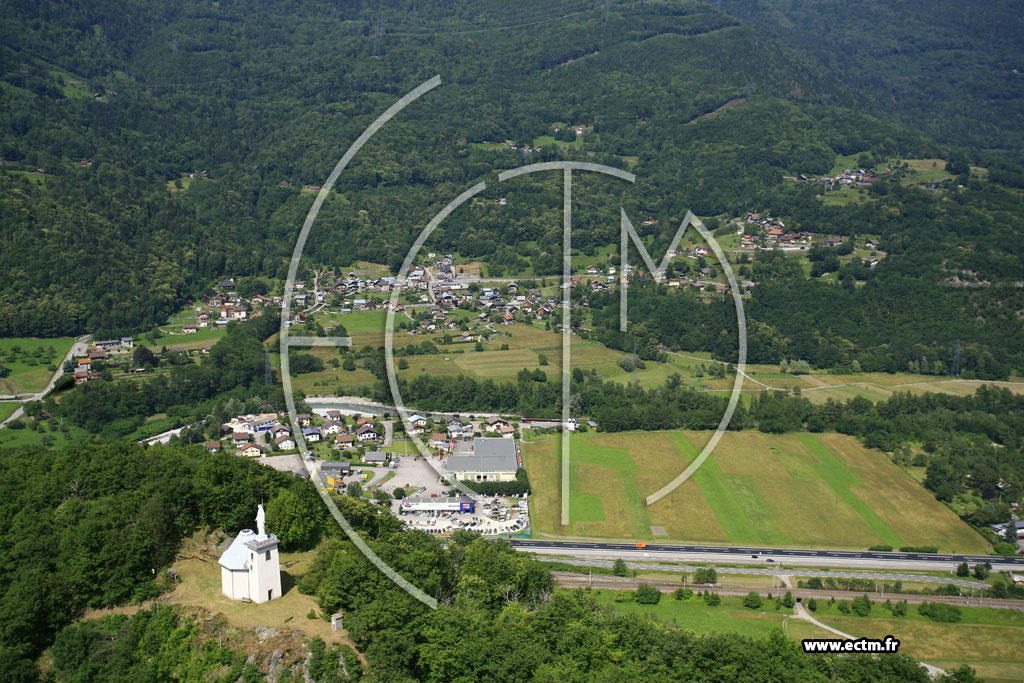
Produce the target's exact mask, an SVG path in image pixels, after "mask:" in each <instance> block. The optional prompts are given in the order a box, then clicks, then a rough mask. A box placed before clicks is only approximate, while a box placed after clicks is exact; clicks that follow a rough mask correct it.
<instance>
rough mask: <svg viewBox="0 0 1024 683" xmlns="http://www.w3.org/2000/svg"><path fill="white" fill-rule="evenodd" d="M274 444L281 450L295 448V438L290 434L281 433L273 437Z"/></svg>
mask: <svg viewBox="0 0 1024 683" xmlns="http://www.w3.org/2000/svg"><path fill="white" fill-rule="evenodd" d="M274 444H275V445H276V446H277V447H278V448H280V449H281V450H283V451H288V450H291V449H293V448H295V439H293V438H292V437H291V434H282V435H281V436H279V437H277V438H276V439H274Z"/></svg>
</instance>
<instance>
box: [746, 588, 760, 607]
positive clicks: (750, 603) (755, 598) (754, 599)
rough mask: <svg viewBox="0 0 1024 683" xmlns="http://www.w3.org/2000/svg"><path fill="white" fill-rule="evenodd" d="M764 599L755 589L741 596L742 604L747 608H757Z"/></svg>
mask: <svg viewBox="0 0 1024 683" xmlns="http://www.w3.org/2000/svg"><path fill="white" fill-rule="evenodd" d="M763 604H764V601H763V600H761V596H760V595H758V594H757V591H750V592H749V593H747V597H745V598H743V606H744V607H746V608H748V609H759V608H760V607H761V605H763Z"/></svg>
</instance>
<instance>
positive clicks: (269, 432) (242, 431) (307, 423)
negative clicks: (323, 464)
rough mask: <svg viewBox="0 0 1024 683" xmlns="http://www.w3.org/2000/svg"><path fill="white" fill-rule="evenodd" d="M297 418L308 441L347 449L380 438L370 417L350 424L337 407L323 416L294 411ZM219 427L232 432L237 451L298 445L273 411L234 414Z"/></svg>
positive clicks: (254, 454) (259, 452) (255, 453)
mask: <svg viewBox="0 0 1024 683" xmlns="http://www.w3.org/2000/svg"><path fill="white" fill-rule="evenodd" d="M296 419H297V420H298V424H299V429H301V430H302V438H303V439H304V440H305V442H306V443H307V444H315V443H321V442H325V443H327V442H329V443H331V445H332V446H333V447H334V448H337V449H340V450H349V449H354V448H358V447H367V446H371V445H373V444H375V443H377V442H379V441H380V440H381V439H382V434H381V433H380V431H379V430H378V429H377V427H375V426H374V424H373V421H372V420H370V419H369V418H359V419H357V420H356V421H355V424H354V425H352V426H350V425H349V424H348V423H347V422H346V421H345V418H344V417H343V416H342V414H341V412H340V411H337V410H329V411H327V416H326V418H324V419H321V418H320V417H319V416H317V415H310V414H309V413H302V414H300V415H297V416H296ZM222 430H223V431H224V432H225V433H230V434H231V445H232V446H234V448H235V449H236V451H237V452H238V454H239V455H246V456H251V457H260V456H263V455H266V452H267V445H269V444H273V445H274V446H276V447H277V448H278V449H279V450H282V451H288V450H292V449H294V448H296V447H297V446H298V444H297V443H296V440H295V437H294V436H293V435H292V430H291V428H290V427H289V426H288V425H287V424H285V423H283V422H282V421H281V420H279V419H278V416H277V415H276V414H274V413H263V414H260V415H242V416H239V417H235V418H233V419H232V420H231V421H229V422H225V423H224V424H223V425H222ZM220 448H221V443H220V442H209V443H208V444H207V449H208V450H210V449H216V450H219V449H220Z"/></svg>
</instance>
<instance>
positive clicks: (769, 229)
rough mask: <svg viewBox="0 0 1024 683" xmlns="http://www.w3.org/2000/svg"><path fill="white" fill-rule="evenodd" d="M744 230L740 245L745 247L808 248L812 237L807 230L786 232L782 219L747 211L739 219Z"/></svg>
mask: <svg viewBox="0 0 1024 683" xmlns="http://www.w3.org/2000/svg"><path fill="white" fill-rule="evenodd" d="M741 223H743V224H744V225H743V227H742V228H741V230H744V232H743V236H742V237H741V238H740V246H742V247H747V248H761V249H774V248H775V247H790V248H797V249H808V248H810V246H811V241H812V239H813V237H812V235H811V233H809V232H787V231H786V225H785V223H783V222H782V221H780V220H778V219H776V218H772V217H770V216H765V217H762V216H761V214H759V213H749V212H748V213H747V214H746V216H744V217H743V219H742V220H741Z"/></svg>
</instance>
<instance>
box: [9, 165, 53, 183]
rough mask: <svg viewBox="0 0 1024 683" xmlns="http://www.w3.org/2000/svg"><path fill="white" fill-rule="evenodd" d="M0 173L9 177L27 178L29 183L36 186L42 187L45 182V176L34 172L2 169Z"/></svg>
mask: <svg viewBox="0 0 1024 683" xmlns="http://www.w3.org/2000/svg"><path fill="white" fill-rule="evenodd" d="M0 172H2V173H9V174H10V175H13V176H20V177H22V178H28V180H29V182H32V183H35V184H36V185H42V184H44V183H45V182H46V175H44V174H42V173H36V172H35V171H15V170H11V169H4V170H3V171H0Z"/></svg>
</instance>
